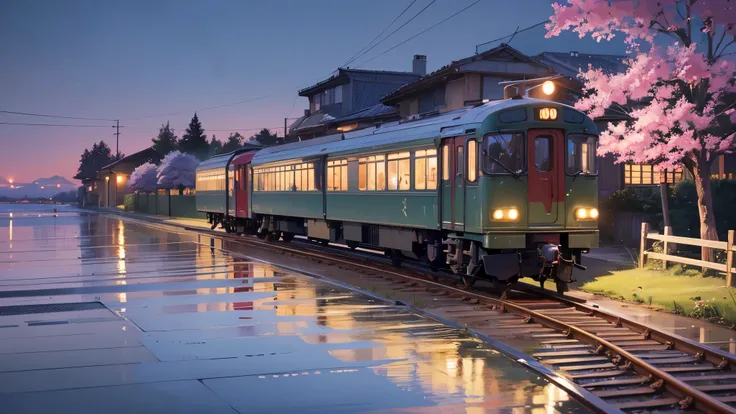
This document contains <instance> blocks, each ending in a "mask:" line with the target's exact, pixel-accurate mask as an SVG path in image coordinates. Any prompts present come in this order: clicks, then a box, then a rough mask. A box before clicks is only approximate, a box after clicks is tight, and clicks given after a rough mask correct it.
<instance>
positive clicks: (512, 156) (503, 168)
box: [483, 132, 525, 174]
mask: <svg viewBox="0 0 736 414" xmlns="http://www.w3.org/2000/svg"><path fill="white" fill-rule="evenodd" d="M524 159H525V157H524V134H523V133H519V132H517V133H506V134H491V135H486V137H485V139H484V140H483V170H484V171H485V172H486V173H488V174H521V173H522V172H523V171H524V165H525V164H524Z"/></svg>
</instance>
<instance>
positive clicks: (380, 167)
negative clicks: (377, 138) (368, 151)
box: [358, 155, 386, 191]
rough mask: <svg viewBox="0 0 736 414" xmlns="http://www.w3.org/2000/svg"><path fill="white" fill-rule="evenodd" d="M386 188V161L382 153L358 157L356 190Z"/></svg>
mask: <svg viewBox="0 0 736 414" xmlns="http://www.w3.org/2000/svg"><path fill="white" fill-rule="evenodd" d="M385 189H386V161H385V157H384V156H383V155H373V156H370V157H364V158H360V159H358V190H360V191H383V190H385Z"/></svg>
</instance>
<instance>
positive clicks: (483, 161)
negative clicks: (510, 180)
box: [479, 129, 529, 177]
mask: <svg viewBox="0 0 736 414" xmlns="http://www.w3.org/2000/svg"><path fill="white" fill-rule="evenodd" d="M504 134H511V135H513V134H521V135H522V136H523V138H522V140H521V147H522V148H521V149H522V153H523V154H524V157H522V160H521V161H522V162H523V165H522V167H521V172H520V173H519V176H520V177H521V176H524V175H527V174H528V173H529V162H528V160H527V158H529V149H528V148H527V147H528V145H527V141H528V139H529V135H528V134H527V133H526V131H522V130H517V129H514V130H498V131H493V132H489V133H487V134H484V135H483V139H482V140H481V141H480V143H481V147H480V151H479V154H480V155H481V156H482V155H483V151H484V150H485V142H486V138H488V137H490V136H492V135H504ZM488 161H489V162H494V161H491V160H490V159H489V160H488ZM501 169H502V170H503V167H502V168H501ZM480 170H481V171H482V172H483V175H490V176H510V175H512V174H511V173H510V172H508V171H506V170H503V171H501V172H489V171H488V170H486V157H485V156H483V158H482V159H481V163H480Z"/></svg>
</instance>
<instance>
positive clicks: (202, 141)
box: [179, 112, 210, 160]
mask: <svg viewBox="0 0 736 414" xmlns="http://www.w3.org/2000/svg"><path fill="white" fill-rule="evenodd" d="M209 149H210V144H209V142H207V136H206V135H205V134H204V129H202V123H200V122H199V118H198V117H197V113H196V112H195V113H194V116H193V117H192V120H191V121H190V122H189V126H188V127H187V130H186V134H184V135H183V136H182V137H181V140H180V141H179V150H180V151H181V152H185V153H188V154H192V155H194V156H196V157H198V158H199V159H201V160H203V159H205V158H207V154H208V153H209Z"/></svg>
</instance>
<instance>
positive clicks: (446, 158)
mask: <svg viewBox="0 0 736 414" xmlns="http://www.w3.org/2000/svg"><path fill="white" fill-rule="evenodd" d="M449 180H450V146H449V145H448V144H445V145H443V146H442V181H449Z"/></svg>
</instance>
